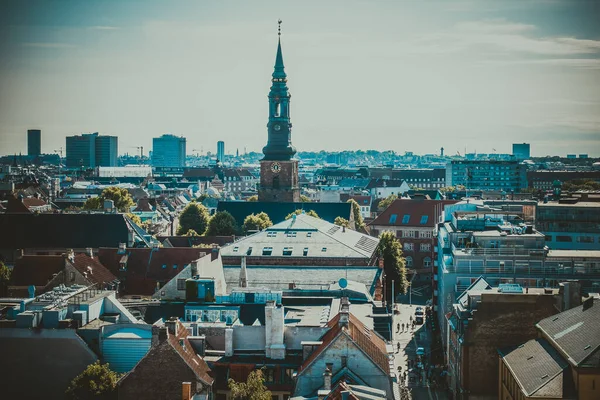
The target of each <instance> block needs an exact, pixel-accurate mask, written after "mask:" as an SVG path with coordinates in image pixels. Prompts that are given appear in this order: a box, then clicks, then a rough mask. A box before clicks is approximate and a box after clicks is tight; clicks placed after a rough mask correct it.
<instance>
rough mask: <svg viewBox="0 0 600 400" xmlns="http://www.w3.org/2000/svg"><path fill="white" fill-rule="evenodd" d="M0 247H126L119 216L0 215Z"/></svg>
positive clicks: (125, 229) (124, 229)
mask: <svg viewBox="0 0 600 400" xmlns="http://www.w3.org/2000/svg"><path fill="white" fill-rule="evenodd" d="M0 226H2V229H0V247H2V248H6V249H9V248H10V249H26V248H63V249H66V248H80V249H81V248H86V247H92V248H98V247H118V246H119V243H127V242H128V239H129V229H128V227H127V223H126V222H125V218H124V216H123V215H122V214H83V213H82V214H1V215H0Z"/></svg>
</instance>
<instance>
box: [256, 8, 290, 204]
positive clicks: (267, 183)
mask: <svg viewBox="0 0 600 400" xmlns="http://www.w3.org/2000/svg"><path fill="white" fill-rule="evenodd" d="M278 36H279V40H278V43H277V56H276V58H275V69H274V71H273V77H272V79H271V82H272V84H271V90H270V91H269V122H268V123H267V131H268V140H267V145H266V146H265V147H263V154H264V157H263V159H262V160H261V161H260V187H259V189H258V200H259V201H271V202H299V201H300V187H299V186H298V160H294V159H292V157H293V156H294V154H296V148H295V147H294V146H292V123H291V122H290V97H291V95H290V93H289V91H288V87H287V75H286V74H285V70H284V66H283V55H282V52H281V20H279V27H278Z"/></svg>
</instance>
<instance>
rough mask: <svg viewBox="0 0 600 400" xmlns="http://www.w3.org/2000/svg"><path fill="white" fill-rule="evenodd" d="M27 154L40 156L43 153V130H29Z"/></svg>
mask: <svg viewBox="0 0 600 400" xmlns="http://www.w3.org/2000/svg"><path fill="white" fill-rule="evenodd" d="M27 154H28V155H30V156H39V155H40V154H42V131H41V130H39V129H29V130H28V131H27Z"/></svg>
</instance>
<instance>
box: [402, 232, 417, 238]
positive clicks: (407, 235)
mask: <svg viewBox="0 0 600 400" xmlns="http://www.w3.org/2000/svg"><path fill="white" fill-rule="evenodd" d="M404 237H409V238H414V237H415V231H404Z"/></svg>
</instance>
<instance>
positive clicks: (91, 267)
mask: <svg viewBox="0 0 600 400" xmlns="http://www.w3.org/2000/svg"><path fill="white" fill-rule="evenodd" d="M68 262H69V263H70V264H71V265H73V267H74V268H75V269H76V270H77V271H79V272H80V273H81V274H82V275H84V276H85V277H86V279H87V280H88V281H90V282H92V283H98V284H103V283H109V282H114V281H115V280H117V277H116V276H115V275H113V273H112V272H110V271H109V270H108V269H107V268H106V267H105V266H104V265H102V263H100V260H98V257H93V258H92V257H90V256H88V255H87V254H84V253H79V254H75V258H74V259H73V261H72V262H71V261H68Z"/></svg>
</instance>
